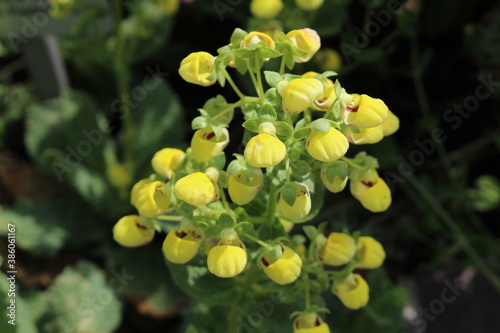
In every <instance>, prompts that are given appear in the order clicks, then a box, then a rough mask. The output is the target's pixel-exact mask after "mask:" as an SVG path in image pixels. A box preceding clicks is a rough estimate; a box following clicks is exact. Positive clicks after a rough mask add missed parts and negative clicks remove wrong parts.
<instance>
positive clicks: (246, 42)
mask: <svg viewBox="0 0 500 333" xmlns="http://www.w3.org/2000/svg"><path fill="white" fill-rule="evenodd" d="M260 42H264V43H266V45H267V47H268V48H270V49H274V46H275V44H274V40H273V39H272V38H271V36H269V35H268V34H265V33H263V32H259V31H252V32H250V33H249V34H248V35H246V36H245V38H243V41H242V42H241V47H242V48H247V47H249V46H250V45H252V44H258V43H260Z"/></svg>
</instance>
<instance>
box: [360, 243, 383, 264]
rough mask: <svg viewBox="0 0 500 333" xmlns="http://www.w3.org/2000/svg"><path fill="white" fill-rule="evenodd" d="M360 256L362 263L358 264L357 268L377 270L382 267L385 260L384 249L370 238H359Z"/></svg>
mask: <svg viewBox="0 0 500 333" xmlns="http://www.w3.org/2000/svg"><path fill="white" fill-rule="evenodd" d="M358 254H359V256H360V258H361V261H360V262H359V263H357V264H356V268H363V269H375V268H378V267H380V266H382V264H383V263H384V260H385V251H384V247H383V246H382V244H380V243H379V242H378V241H377V240H376V239H374V238H373V237H369V236H363V237H359V239H358Z"/></svg>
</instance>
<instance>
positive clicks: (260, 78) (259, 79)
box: [257, 69, 264, 99]
mask: <svg viewBox="0 0 500 333" xmlns="http://www.w3.org/2000/svg"><path fill="white" fill-rule="evenodd" d="M257 84H258V89H259V96H260V97H261V98H262V99H263V98H264V87H263V85H262V74H261V71H260V69H259V70H258V71H257Z"/></svg>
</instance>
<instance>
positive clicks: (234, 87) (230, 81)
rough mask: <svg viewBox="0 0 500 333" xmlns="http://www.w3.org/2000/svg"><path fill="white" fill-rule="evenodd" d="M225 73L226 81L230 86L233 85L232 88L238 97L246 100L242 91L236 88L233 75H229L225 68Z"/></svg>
mask: <svg viewBox="0 0 500 333" xmlns="http://www.w3.org/2000/svg"><path fill="white" fill-rule="evenodd" d="M223 71H224V76H225V77H226V80H227V82H229V84H230V85H231V87H232V88H233V90H234V92H235V93H236V95H238V97H239V98H241V99H244V98H245V95H244V94H243V93H242V92H241V90H240V89H239V88H238V87H237V86H236V84H235V83H234V81H233V79H232V78H231V75H229V73H228V72H227V70H226V69H225V68H224V69H223Z"/></svg>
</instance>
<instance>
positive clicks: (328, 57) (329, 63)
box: [316, 48, 342, 71]
mask: <svg viewBox="0 0 500 333" xmlns="http://www.w3.org/2000/svg"><path fill="white" fill-rule="evenodd" d="M316 59H317V60H318V62H319V64H320V66H321V69H322V70H324V71H338V70H339V69H340V68H341V67H342V58H341V57H340V54H339V53H338V52H337V51H335V50H334V49H331V48H323V49H321V50H320V51H319V52H318V56H317V57H316Z"/></svg>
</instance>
